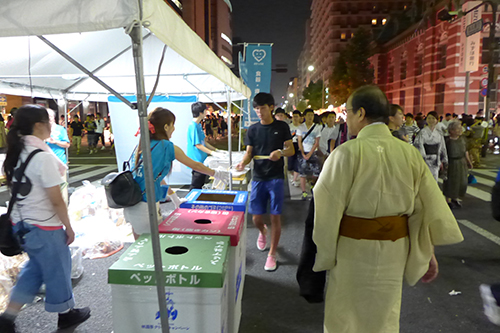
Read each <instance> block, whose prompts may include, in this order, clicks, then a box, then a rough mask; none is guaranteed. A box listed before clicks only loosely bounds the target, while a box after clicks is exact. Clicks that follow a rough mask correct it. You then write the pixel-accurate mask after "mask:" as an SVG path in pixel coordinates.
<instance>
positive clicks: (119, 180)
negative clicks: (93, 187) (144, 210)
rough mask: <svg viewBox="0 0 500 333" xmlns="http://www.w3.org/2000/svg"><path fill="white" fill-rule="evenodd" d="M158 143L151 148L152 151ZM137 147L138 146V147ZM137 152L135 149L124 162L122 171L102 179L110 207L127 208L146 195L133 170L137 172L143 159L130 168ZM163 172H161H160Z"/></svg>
mask: <svg viewBox="0 0 500 333" xmlns="http://www.w3.org/2000/svg"><path fill="white" fill-rule="evenodd" d="M157 145H158V143H157V144H156V145H155V146H154V147H153V148H151V151H152V150H153V149H154V148H155V147H156V146H157ZM136 149H137V147H136ZM134 153H135V149H134V151H133V152H132V155H131V156H130V158H129V159H128V161H125V162H123V170H124V171H122V172H112V173H110V174H108V175H106V177H104V178H103V179H102V181H101V185H104V191H105V193H106V199H107V200H108V206H109V207H110V208H126V207H131V206H134V205H137V204H138V203H139V202H140V201H141V200H142V196H143V195H144V193H143V191H141V187H140V186H139V184H138V183H137V182H136V181H135V179H134V175H133V172H135V171H136V170H137V169H138V168H139V167H140V166H141V164H142V159H141V160H140V161H139V163H137V165H136V167H135V168H134V169H133V170H130V161H131V159H132V156H133V155H134ZM160 174H161V173H160Z"/></svg>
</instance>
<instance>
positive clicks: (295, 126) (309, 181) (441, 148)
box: [274, 104, 500, 208]
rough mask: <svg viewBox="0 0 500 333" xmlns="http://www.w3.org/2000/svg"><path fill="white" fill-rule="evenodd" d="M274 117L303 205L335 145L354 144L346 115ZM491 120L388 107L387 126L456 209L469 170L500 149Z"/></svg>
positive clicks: (499, 124)
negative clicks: (288, 139)
mask: <svg viewBox="0 0 500 333" xmlns="http://www.w3.org/2000/svg"><path fill="white" fill-rule="evenodd" d="M274 117H275V119H276V120H280V121H284V122H286V123H287V124H288V125H289V128H290V132H291V134H292V140H293V144H294V147H295V154H294V155H293V156H291V157H289V158H288V171H289V172H290V175H289V180H290V182H291V184H292V185H293V186H296V187H300V188H301V190H302V200H307V199H308V198H310V197H311V194H310V193H309V189H313V188H314V184H315V183H316V179H317V177H318V175H319V173H320V171H321V169H322V166H323V164H324V162H325V160H326V158H327V157H328V156H329V155H330V154H331V152H332V151H333V150H334V149H335V148H336V147H338V145H339V144H342V143H344V142H346V141H347V140H349V139H353V138H354V137H352V136H349V135H348V134H347V133H348V130H347V124H346V123H345V120H344V117H345V111H344V112H342V114H341V115H339V116H337V114H336V113H335V112H331V111H330V112H328V111H327V112H324V113H322V114H320V115H317V114H316V113H315V112H314V110H312V109H306V110H305V111H304V112H300V111H298V110H295V111H293V112H292V114H291V115H288V114H287V113H286V112H285V111H284V110H283V109H281V108H277V109H276V110H275V112H274ZM491 118H492V119H491V120H490V122H486V121H485V120H484V112H483V111H482V110H479V111H478V112H477V114H476V115H475V116H472V115H467V114H463V115H461V116H460V117H458V116H457V115H455V114H450V113H447V114H445V115H444V116H439V115H438V113H437V112H435V111H431V112H429V113H427V114H426V115H424V114H423V113H418V114H417V115H416V116H414V115H413V114H412V113H406V114H405V113H404V110H403V108H402V107H401V106H399V105H396V104H392V105H391V108H390V114H389V117H388V120H387V126H388V127H389V130H390V131H391V133H392V135H393V136H394V137H396V138H398V139H400V140H402V141H404V142H406V143H408V144H409V145H413V146H414V147H416V148H417V149H418V150H419V152H420V154H421V155H422V157H423V159H424V161H425V162H426V164H427V166H428V167H429V170H430V171H431V173H432V175H433V176H434V179H435V180H436V181H438V179H439V178H440V177H441V178H442V179H443V182H444V184H443V192H444V194H445V196H446V198H447V200H448V203H449V205H450V207H451V208H460V207H461V206H462V204H461V200H462V198H463V197H464V195H465V193H466V190H467V183H468V176H469V170H470V169H472V168H474V167H478V166H479V165H480V159H481V155H482V153H483V154H484V152H485V151H486V149H488V150H489V151H491V152H493V151H494V150H495V147H497V148H498V145H499V143H500V142H499V137H500V115H498V116H496V115H495V114H492V117H491Z"/></svg>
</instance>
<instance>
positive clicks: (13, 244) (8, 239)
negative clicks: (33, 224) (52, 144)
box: [0, 149, 42, 257]
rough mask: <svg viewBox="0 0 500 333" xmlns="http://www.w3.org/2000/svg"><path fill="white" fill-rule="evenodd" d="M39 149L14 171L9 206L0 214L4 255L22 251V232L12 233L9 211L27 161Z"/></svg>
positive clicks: (0, 242) (9, 255) (8, 255)
mask: <svg viewBox="0 0 500 333" xmlns="http://www.w3.org/2000/svg"><path fill="white" fill-rule="evenodd" d="M41 151H42V150H41V149H36V150H33V151H32V152H31V154H29V156H28V158H27V159H26V161H25V162H24V163H22V164H21V166H20V167H19V168H18V169H17V170H15V171H14V177H12V178H13V180H14V178H15V179H16V180H17V181H14V183H13V185H12V197H11V198H10V201H9V208H8V209H7V213H5V214H2V215H1V216H0V252H2V254H3V255H4V256H7V257H12V256H16V255H18V254H21V253H22V252H23V248H22V246H21V244H24V239H23V236H24V235H23V234H21V233H17V234H14V230H13V229H12V219H11V218H10V213H11V212H12V209H13V208H14V203H15V202H16V200H17V193H18V192H19V188H20V187H21V186H22V185H23V182H22V181H23V177H24V171H25V170H26V167H27V166H28V163H29V162H30V161H31V159H32V158H33V156H35V155H36V154H38V153H39V152H41Z"/></svg>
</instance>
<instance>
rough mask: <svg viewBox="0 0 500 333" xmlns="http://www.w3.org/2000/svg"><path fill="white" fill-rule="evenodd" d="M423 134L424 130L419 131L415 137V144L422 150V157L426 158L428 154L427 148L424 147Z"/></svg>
mask: <svg viewBox="0 0 500 333" xmlns="http://www.w3.org/2000/svg"><path fill="white" fill-rule="evenodd" d="M423 134H424V132H423V131H420V132H418V134H417V136H416V137H415V142H414V144H413V145H414V146H415V148H417V149H418V151H419V152H420V155H422V157H423V158H425V157H426V156H427V154H426V153H425V149H424V137H423Z"/></svg>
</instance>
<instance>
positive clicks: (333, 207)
mask: <svg viewBox="0 0 500 333" xmlns="http://www.w3.org/2000/svg"><path fill="white" fill-rule="evenodd" d="M351 146H352V145H351ZM349 147H350V146H349ZM346 148H348V147H347V146H346V145H342V146H339V148H337V149H335V150H334V151H333V153H332V155H331V156H330V158H328V159H327V160H326V162H325V165H324V166H323V171H322V172H321V174H320V176H319V179H318V182H317V183H316V185H315V186H314V230H313V241H314V243H315V244H316V247H317V254H316V261H315V264H314V267H313V270H314V271H315V272H320V271H325V270H331V269H333V268H334V267H335V264H336V251H337V240H338V237H339V228H340V221H341V220H342V216H343V215H344V211H345V210H346V208H347V201H348V196H349V192H350V190H351V186H352V182H353V180H354V163H353V162H352V157H351V156H352V155H351V154H350V153H349V150H348V149H346Z"/></svg>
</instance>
